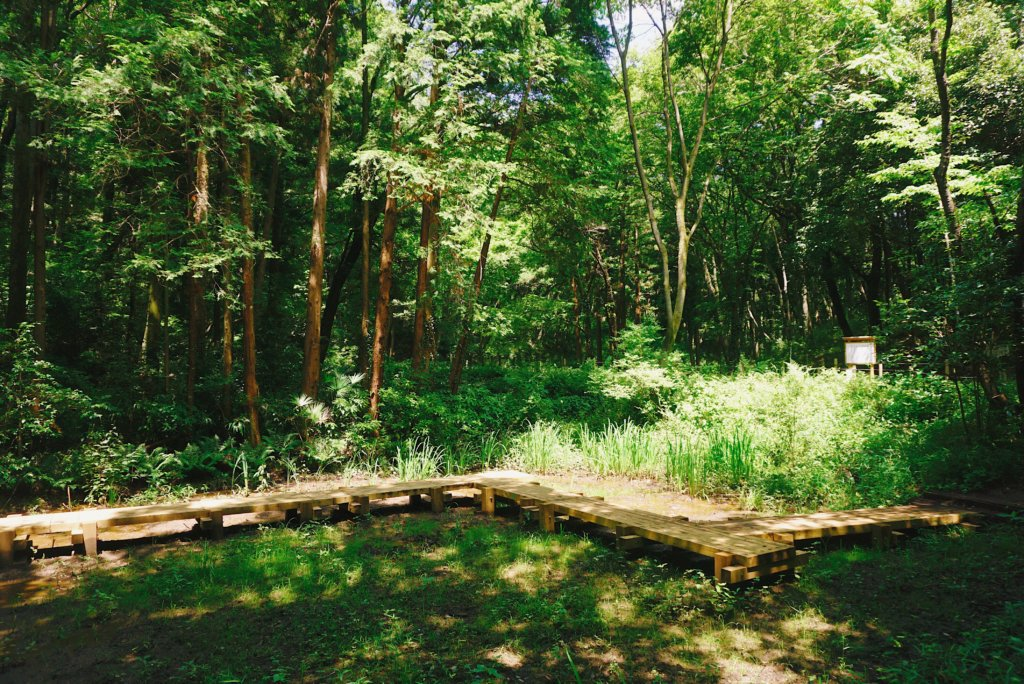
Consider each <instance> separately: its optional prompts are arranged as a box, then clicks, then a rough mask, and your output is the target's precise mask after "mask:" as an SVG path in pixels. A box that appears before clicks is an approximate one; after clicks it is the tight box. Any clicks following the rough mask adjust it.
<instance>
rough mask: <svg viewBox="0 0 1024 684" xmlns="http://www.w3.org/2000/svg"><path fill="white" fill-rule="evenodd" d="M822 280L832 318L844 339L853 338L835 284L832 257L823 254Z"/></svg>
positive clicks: (851, 329)
mask: <svg viewBox="0 0 1024 684" xmlns="http://www.w3.org/2000/svg"><path fill="white" fill-rule="evenodd" d="M821 275H822V278H824V280H825V289H826V290H828V299H829V302H830V303H831V304H832V317H833V318H835V321H836V324H837V325H838V326H839V329H840V330H841V331H842V332H843V336H844V337H853V328H851V327H850V322H849V321H848V320H847V319H846V307H844V306H843V298H842V297H841V296H840V294H839V286H838V284H837V283H836V275H835V270H834V268H833V266H832V255H831V254H829V253H828V252H826V253H825V257H824V261H823V262H822V268H821Z"/></svg>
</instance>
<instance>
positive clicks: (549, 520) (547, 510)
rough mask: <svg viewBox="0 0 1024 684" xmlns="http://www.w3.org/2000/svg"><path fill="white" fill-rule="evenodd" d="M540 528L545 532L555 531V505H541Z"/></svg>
mask: <svg viewBox="0 0 1024 684" xmlns="http://www.w3.org/2000/svg"><path fill="white" fill-rule="evenodd" d="M540 528H541V529H542V530H544V531H545V532H554V531H555V507H554V506H552V505H551V504H544V505H542V506H541V507H540Z"/></svg>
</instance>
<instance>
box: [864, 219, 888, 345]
mask: <svg viewBox="0 0 1024 684" xmlns="http://www.w3.org/2000/svg"><path fill="white" fill-rule="evenodd" d="M882 241H883V238H882V228H881V226H872V227H871V269H870V270H869V271H868V272H867V274H866V275H865V277H864V303H865V305H866V306H867V313H868V326H869V327H870V328H871V330H872V331H874V330H877V329H878V327H879V326H880V325H882V313H881V311H880V310H879V308H878V302H879V300H880V299H881V298H882V268H883V266H884V264H883V263H882V261H883V258H884V252H883V244H882Z"/></svg>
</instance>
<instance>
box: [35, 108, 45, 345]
mask: <svg viewBox="0 0 1024 684" xmlns="http://www.w3.org/2000/svg"><path fill="white" fill-rule="evenodd" d="M42 132H43V126H42V122H37V125H36V133H37V135H36V137H37V139H38V137H39V136H40V135H41V134H42ZM47 179H48V173H47V161H46V156H45V153H44V152H42V151H41V150H37V151H36V162H35V183H34V184H33V185H34V188H33V197H32V232H33V250H32V256H33V258H32V322H33V323H34V326H33V328H32V337H33V339H35V342H36V347H37V348H38V352H39V355H40V356H42V355H43V354H45V352H46V189H47V188H46V186H47Z"/></svg>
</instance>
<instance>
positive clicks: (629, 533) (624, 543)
mask: <svg viewBox="0 0 1024 684" xmlns="http://www.w3.org/2000/svg"><path fill="white" fill-rule="evenodd" d="M643 543H644V540H643V537H640V536H639V535H637V534H634V531H633V528H631V527H623V526H622V525H618V526H616V527H615V546H616V548H618V549H619V551H632V550H634V549H638V548H640V547H641V546H643Z"/></svg>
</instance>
